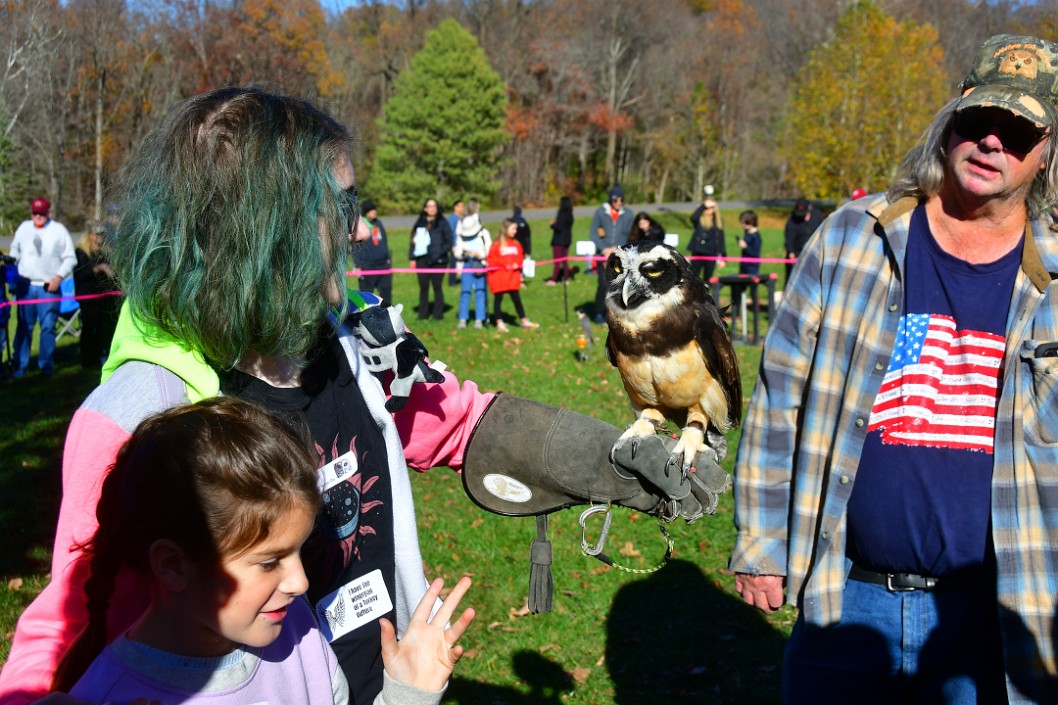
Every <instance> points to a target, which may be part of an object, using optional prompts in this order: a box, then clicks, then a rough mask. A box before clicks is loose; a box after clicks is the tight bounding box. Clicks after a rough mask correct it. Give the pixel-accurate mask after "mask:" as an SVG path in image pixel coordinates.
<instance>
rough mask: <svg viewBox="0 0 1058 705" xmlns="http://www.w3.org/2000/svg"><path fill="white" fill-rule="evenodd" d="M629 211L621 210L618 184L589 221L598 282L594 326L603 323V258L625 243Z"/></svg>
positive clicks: (629, 228) (606, 281)
mask: <svg viewBox="0 0 1058 705" xmlns="http://www.w3.org/2000/svg"><path fill="white" fill-rule="evenodd" d="M633 218H634V216H633V214H632V211H631V210H629V209H628V208H625V190H624V188H622V187H621V184H614V185H613V187H612V188H611V189H610V193H609V194H608V196H607V201H606V203H603V204H602V205H601V206H599V207H598V208H597V209H596V210H595V213H594V214H593V215H592V218H591V225H590V226H588V232H589V233H590V234H591V240H592V242H594V243H595V250H596V253H597V256H600V257H602V260H596V264H597V269H598V271H599V280H598V284H597V287H596V289H595V310H594V316H593V318H592V320H593V321H595V322H596V323H605V322H606V289H607V287H608V286H609V284H610V280H609V277H608V276H607V274H606V258H607V257H609V256H610V253H611V252H613V251H614V250H615V249H616V248H618V247H620V246H621V245H624V244H625V243H627V242H628V236H629V234H630V233H631V232H632V226H633V224H634V220H633Z"/></svg>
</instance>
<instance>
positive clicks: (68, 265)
mask: <svg viewBox="0 0 1058 705" xmlns="http://www.w3.org/2000/svg"><path fill="white" fill-rule="evenodd" d="M29 212H30V219H29V220H25V221H22V224H21V225H19V226H18V229H17V230H15V237H14V240H13V241H12V242H11V256H12V257H14V258H15V259H16V260H18V284H17V285H16V287H15V298H16V299H17V300H18V301H19V302H20V303H19V304H18V328H16V329H15V363H16V365H17V367H16V369H15V371H14V374H13V376H14V377H23V376H25V374H26V372H27V371H28V370H29V352H30V347H31V345H32V342H33V328H34V327H35V326H36V325H37V323H40V349H39V351H38V353H37V364H38V365H39V366H40V371H41V372H43V373H44V375H45V376H48V375H51V373H52V372H53V371H54V369H55V367H54V361H53V358H54V355H55V321H56V320H57V319H58V318H59V298H60V293H59V289H60V288H61V287H62V280H63V279H65V278H66V277H68V276H70V275H71V274H73V268H74V267H75V266H76V265H77V254H76V252H75V251H74V246H73V238H71V237H70V231H68V230H67V229H66V226H64V225H63V224H62V223H58V222H56V221H54V220H52V219H51V217H50V215H51V204H50V203H49V202H48V199H46V198H43V197H38V198H34V199H33V201H32V203H30V206H29ZM23 301H24V302H26V303H21V302H23Z"/></svg>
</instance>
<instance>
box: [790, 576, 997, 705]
mask: <svg viewBox="0 0 1058 705" xmlns="http://www.w3.org/2000/svg"><path fill="white" fill-rule="evenodd" d="M998 610H999V608H998V606H997V604H996V598H995V592H994V588H993V587H991V586H989V587H982V588H980V589H975V588H966V589H961V588H959V589H951V590H936V591H933V592H923V591H914V592H889V591H888V590H886V588H885V587H884V586H882V585H873V584H870V583H864V582H860V581H857V580H849V581H847V582H846V583H845V600H844V604H843V607H842V610H841V615H842V616H841V622H840V623H839V624H836V625H833V626H830V627H814V626H808V625H806V624H805V621H804V617H803V616H801V617H799V618H798V620H797V623H796V624H795V625H794V629H793V633H792V634H791V635H790V640H789V641H788V642H787V644H786V653H785V655H784V658H783V674H782V701H783V702H784V703H798V704H799V703H812V704H813V705H815V704H816V703H819V704H823V703H835V704H836V703H855V705H873V704H874V703H878V704H879V705H882V704H883V703H884V705H895V704H896V703H900V704H901V705H903V704H904V703H923V704H925V703H930V704H931V705H932V704H933V703H938V704H940V703H946V704H948V705H971V704H973V703H988V704H989V705H991V704H992V703H1006V702H1007V696H1006V685H1005V680H1004V672H1003V648H1002V641H1001V637H1000V633H999V617H998Z"/></svg>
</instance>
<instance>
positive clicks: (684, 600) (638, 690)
mask: <svg viewBox="0 0 1058 705" xmlns="http://www.w3.org/2000/svg"><path fill="white" fill-rule="evenodd" d="M606 632H607V637H606V663H607V665H608V667H609V669H610V677H611V679H612V680H613V683H614V688H615V693H614V702H615V703H623V704H627V705H632V704H633V703H635V704H636V705H639V704H641V703H663V702H672V703H690V702H709V703H755V702H761V703H765V702H767V703H771V702H778V700H779V668H778V666H777V665H776V664H779V663H781V662H782V652H783V647H784V646H785V643H786V639H785V637H784V636H783V635H782V634H781V633H780V632H778V631H776V629H775V628H774V627H772V626H771V625H770V624H769V623H768V621H767V620H766V619H765V618H764V616H763V615H762V614H760V613H759V612H758V611H757V610H756V609H754V608H752V607H750V606H748V605H746V604H745V603H744V602H742V601H741V600H739V599H737V598H735V597H733V596H731V595H729V594H727V593H725V592H724V591H723V590H721V589H720V587H719V586H717V585H716V584H714V582H713V580H712V579H711V578H709V577H708V576H707V575H705V574H704V573H703V572H702V571H701V569H700V568H699V567H698V566H696V565H695V564H693V563H690V562H688V561H684V560H671V561H669V562H668V564H666V566H665V567H664V568H663V569H662V570H660V571H658V572H657V573H654V574H652V575H650V576H649V577H647V578H646V579H644V580H638V581H635V582H632V583H629V584H627V585H625V586H624V587H622V588H621V589H620V590H619V591H618V593H617V594H616V595H615V596H614V600H613V604H612V606H611V608H610V615H609V618H608V621H607V629H606Z"/></svg>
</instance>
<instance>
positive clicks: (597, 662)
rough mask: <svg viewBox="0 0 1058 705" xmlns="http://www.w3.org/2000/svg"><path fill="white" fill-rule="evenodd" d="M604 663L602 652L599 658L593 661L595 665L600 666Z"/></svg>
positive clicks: (604, 658)
mask: <svg viewBox="0 0 1058 705" xmlns="http://www.w3.org/2000/svg"><path fill="white" fill-rule="evenodd" d="M604 663H606V654H603V655H602V656H600V657H599V660H598V661H596V662H595V665H596V666H601V665H603V664H604Z"/></svg>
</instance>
